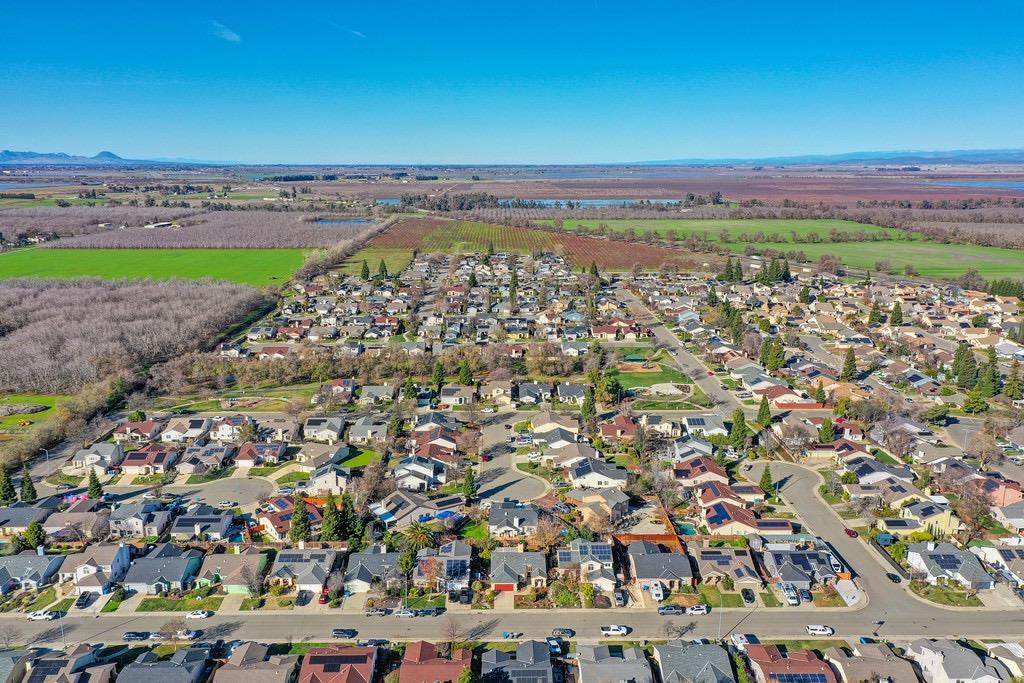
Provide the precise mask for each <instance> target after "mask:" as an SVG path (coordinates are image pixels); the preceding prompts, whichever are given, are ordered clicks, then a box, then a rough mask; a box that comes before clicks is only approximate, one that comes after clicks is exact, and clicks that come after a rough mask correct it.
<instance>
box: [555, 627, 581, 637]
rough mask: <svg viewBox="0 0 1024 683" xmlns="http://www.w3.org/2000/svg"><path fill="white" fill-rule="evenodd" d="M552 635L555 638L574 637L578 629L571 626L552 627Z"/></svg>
mask: <svg viewBox="0 0 1024 683" xmlns="http://www.w3.org/2000/svg"><path fill="white" fill-rule="evenodd" d="M551 635H552V636H554V637H555V638H572V637H573V636H574V635H576V631H573V630H572V629H571V628H553V629H551Z"/></svg>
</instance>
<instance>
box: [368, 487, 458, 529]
mask: <svg viewBox="0 0 1024 683" xmlns="http://www.w3.org/2000/svg"><path fill="white" fill-rule="evenodd" d="M465 503H466V499H465V498H464V497H463V496H461V495H450V496H442V497H439V498H428V497H426V496H425V495H423V494H422V493H415V492H413V491H403V490H402V489H399V490H397V491H395V492H394V493H391V494H389V495H387V496H385V497H384V499H383V500H381V501H379V502H377V503H371V504H370V505H369V509H370V512H372V513H373V514H374V515H376V516H377V519H379V520H380V521H381V523H382V524H384V526H385V527H387V528H397V529H401V528H403V527H406V526H408V525H410V524H412V523H413V522H428V521H430V520H432V519H438V520H441V521H444V520H457V519H459V515H460V514H461V512H460V511H461V510H462V507H463V506H464V505H465Z"/></svg>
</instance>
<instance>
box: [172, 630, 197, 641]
mask: <svg viewBox="0 0 1024 683" xmlns="http://www.w3.org/2000/svg"><path fill="white" fill-rule="evenodd" d="M199 635H200V631H193V630H191V629H187V628H183V629H181V630H180V631H178V632H177V633H175V634H174V639H175V640H195V639H196V638H198V637H199Z"/></svg>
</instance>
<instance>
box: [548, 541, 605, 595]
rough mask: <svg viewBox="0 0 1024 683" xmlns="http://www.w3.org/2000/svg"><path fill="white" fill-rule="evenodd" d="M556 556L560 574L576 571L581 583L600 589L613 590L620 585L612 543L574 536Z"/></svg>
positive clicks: (556, 567)
mask: <svg viewBox="0 0 1024 683" xmlns="http://www.w3.org/2000/svg"><path fill="white" fill-rule="evenodd" d="M555 557H556V560H557V565H556V566H555V569H556V570H557V571H558V573H559V574H565V573H569V572H573V573H576V574H577V575H578V578H579V581H580V583H589V584H591V585H592V586H594V587H596V588H597V589H598V590H599V591H612V590H615V586H616V585H618V581H617V579H616V578H615V561H614V556H613V553H612V544H611V543H605V542H591V541H586V540H584V539H582V538H574V539H573V540H572V541H570V542H569V545H568V546H564V547H561V548H559V549H558V550H557V551H556V553H555Z"/></svg>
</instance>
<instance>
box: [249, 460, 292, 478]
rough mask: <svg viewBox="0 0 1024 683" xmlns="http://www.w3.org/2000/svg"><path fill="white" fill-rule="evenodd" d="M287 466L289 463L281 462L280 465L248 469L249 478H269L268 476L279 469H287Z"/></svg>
mask: <svg viewBox="0 0 1024 683" xmlns="http://www.w3.org/2000/svg"><path fill="white" fill-rule="evenodd" d="M289 464H291V463H290V461H289V462H283V463H281V464H280V465H271V466H269V467H267V466H263V467H250V468H249V476H250V477H269V476H271V475H273V474H274V473H275V472H277V471H279V470H280V469H282V468H284V467H287V466H288V465H289Z"/></svg>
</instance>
